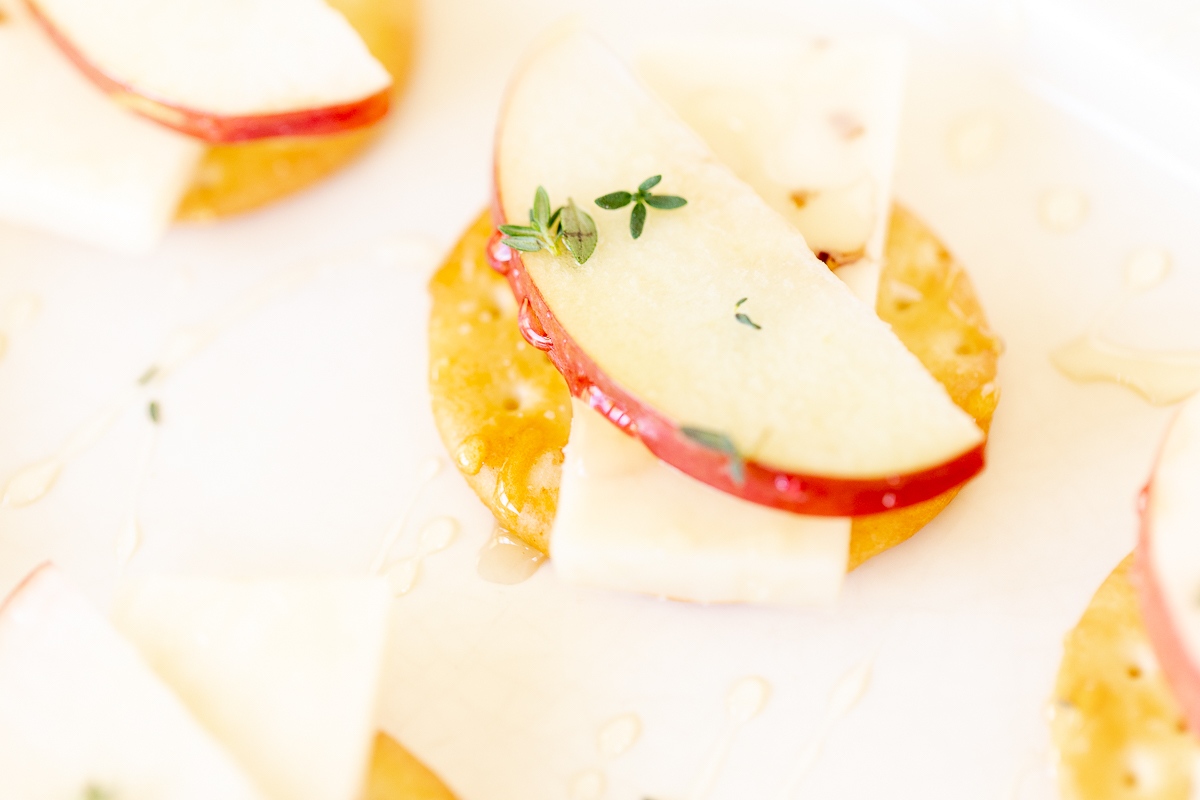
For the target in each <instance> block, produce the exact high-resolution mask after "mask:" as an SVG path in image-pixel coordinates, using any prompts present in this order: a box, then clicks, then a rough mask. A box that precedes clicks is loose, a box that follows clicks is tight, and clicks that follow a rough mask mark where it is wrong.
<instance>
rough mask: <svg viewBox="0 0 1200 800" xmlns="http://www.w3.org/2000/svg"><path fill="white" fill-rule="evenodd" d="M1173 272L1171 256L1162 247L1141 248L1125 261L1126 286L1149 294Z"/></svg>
mask: <svg viewBox="0 0 1200 800" xmlns="http://www.w3.org/2000/svg"><path fill="white" fill-rule="evenodd" d="M1170 271H1171V254H1170V253H1169V252H1167V251H1166V250H1164V249H1163V248H1161V247H1141V248H1138V249H1137V250H1134V251H1133V252H1132V253H1130V254H1129V258H1128V259H1126V261H1125V286H1126V287H1128V288H1129V289H1130V290H1132V291H1134V292H1148V291H1150V290H1151V289H1153V288H1154V287H1155V286H1158V285H1159V284H1160V283H1162V282H1163V281H1164V280H1165V279H1166V277H1167V274H1168V273H1169V272H1170Z"/></svg>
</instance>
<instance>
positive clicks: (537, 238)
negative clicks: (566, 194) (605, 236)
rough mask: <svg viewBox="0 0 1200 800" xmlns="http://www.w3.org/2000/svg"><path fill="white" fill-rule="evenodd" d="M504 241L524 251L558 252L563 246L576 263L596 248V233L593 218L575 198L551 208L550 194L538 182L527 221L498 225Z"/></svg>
mask: <svg viewBox="0 0 1200 800" xmlns="http://www.w3.org/2000/svg"><path fill="white" fill-rule="evenodd" d="M500 233H502V234H504V239H503V240H502V241H503V242H504V244H506V245H508V246H509V247H511V248H512V249H513V250H520V251H521V252H523V253H536V252H537V251H539V250H549V251H550V255H552V256H556V255H558V246H559V245H560V244H561V245H562V246H563V247H565V248H566V250H567V252H568V253H570V254H571V257H572V258H574V259H575V263H576V264H582V263H583V262H585V261H587V260H588V259H589V258H591V257H592V253H594V252H595V251H596V242H597V241H598V239H599V237H598V235H597V233H596V223H595V221H594V220H593V219H592V218H591V217H590V216H588V215H587V213H585V212H583V211H580V210H579V208H578V206H576V205H575V201H574V200H572V199H570V198H567V204H566V205H565V206H559V207H558V209H557V210H555V211H554V213H551V212H550V196H549V195H548V194H546V190H545V188H543V187H541V186H539V187H538V188H537V192H536V193H535V194H534V196H533V208H531V209H530V210H529V224H528V225H501V226H500Z"/></svg>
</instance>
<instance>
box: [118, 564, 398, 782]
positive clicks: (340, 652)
mask: <svg viewBox="0 0 1200 800" xmlns="http://www.w3.org/2000/svg"><path fill="white" fill-rule="evenodd" d="M390 607H391V594H390V593H389V591H388V589H387V586H386V584H385V582H384V581H383V580H382V579H373V578H347V579H330V580H318V579H310V580H307V579H292V580H258V581H232V580H218V579H208V578H176V577H162V576H160V577H155V578H150V579H146V580H142V581H137V582H133V583H129V584H127V585H125V586H124V587H123V588H122V589H121V590H120V591H119V592H118V595H117V600H116V602H115V604H114V610H113V620H114V622H115V624H116V626H117V628H118V630H120V631H121V632H122V633H124V634H125V635H126V636H127V637H128V638H129V639H130V641H132V642H133V643H134V644H135V645H136V647H137V648H138V649H139V650H140V652H141V654H142V656H143V657H144V658H145V659H146V661H147V662H148V663H149V664H150V665H151V667H153V669H154V671H155V672H156V673H158V675H159V677H161V678H162V679H163V680H164V681H165V682H166V683H168V684H169V685H170V686H172V687H173V688H174V689H175V691H176V692H178V693H179V696H180V697H182V698H183V701H184V702H185V703H186V704H187V705H188V707H189V708H190V709H191V710H192V713H194V714H195V715H196V717H197V718H198V719H199V720H200V721H201V722H202V723H203V724H204V725H205V727H207V728H208V729H209V730H210V731H212V732H213V733H214V734H216V735H217V736H218V737H220V739H221V741H222V742H224V743H225V744H226V746H227V747H228V748H229V749H230V752H231V753H232V754H233V756H234V757H235V758H236V759H237V760H238V762H239V763H240V764H241V765H242V767H243V769H245V770H246V772H247V773H248V774H249V775H250V776H251V777H252V778H254V780H255V781H256V782H257V784H258V785H259V786H261V787H262V788H263V789H264V790H265V791H266V792H267V793H268V794H269V796H270V797H273V798H279V799H280V800H283V798H287V800H356V798H358V797H359V793H360V792H361V790H362V784H363V776H364V774H365V772H366V769H367V764H368V761H369V758H370V753H371V745H372V741H373V737H374V733H375V710H376V701H377V695H378V688H379V683H380V675H381V672H382V668H383V655H384V645H385V642H386V637H387V627H388V613H389V609H390Z"/></svg>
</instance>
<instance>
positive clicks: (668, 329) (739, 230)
mask: <svg viewBox="0 0 1200 800" xmlns="http://www.w3.org/2000/svg"><path fill="white" fill-rule="evenodd" d="M715 52H716V53H717V55H714V51H712V50H711V49H710V50H705V51H704V57H706V58H708V59H709V60H710V61H712V62H715V63H716V64H718V65H721V64H728V65H731V70H730V71H729V72H728V73H721V74H725V75H726V79H725V83H724V84H723V85H722V84H721V83H719V82H711V83H706V82H705V79H704V76H705V75H708V74H711V73H716V72H719V70H720V67H719V66H718V67H715V68H713V69H712V70H710V71H707V72H706V71H705V70H700V69H696V70H692V69H688V68H687V66H686V65H687V63H689V62H691V63H699V62H700V61H702V60H703V58H701V56H699V55H696V56H695V57H692V58H686V57H684V58H680V59H674V60H672V59H668V60H666V61H663V62H661V63H658V64H651V65H649V66H648V69H647V71H648V72H649V73H650V74H651V80H652V82H653V83H654V84H655V85H657V86H660V87H662V91H663V95H664V96H665V97H667V98H668V99H672V100H673V102H674V103H675V108H676V110H675V111H673V110H672V109H671V108H670V107H668V106H667V105H666V104H665V103H664V101H663V100H662V99H660V98H659V97H657V96H655V95H654V94H652V93H651V92H650V91H648V90H647V89H646V88H645V87H644V86H643V85H642V84H641V83H639V82H638V81H637V80H636V79H635V78H634V77H633V75H631V74H630V73H629V72H628V71H627V70H626V69H625V68H624V67H623V66H622V65H621V64H620V63H619V62H618V61H617V60H616V59H615V58H614V57H613V56H612V55H611V54H610V53H609V52H608V51H607V50H606V49H605V48H604V47H603V46H601V45H600V44H599V43H597V42H596V41H595V40H593V39H591V38H590V37H588V36H585V35H579V34H572V35H569V36H565V37H561V38H559V39H557V40H556V41H552V42H550V43H548V44H546V45H544V46H542V47H540V48H539V49H538V50H537V51H536V52H535V53H534V54H533V55H532V56H530V57H529V58H528V60H527V61H526V63H525V64H524V65H523V66H522V67H521V69H520V70H519V72H518V74H517V76H516V77H515V78H514V80H513V82H512V84H511V86H510V89H509V94H508V98H507V101H506V104H505V107H504V111H503V112H502V117H501V120H500V124H499V129H498V132H497V140H496V153H495V158H496V165H495V181H496V205H495V208H494V210H493V216H494V219H493V220H491V221H489V220H488V219H487V218H486V217H485V218H481V219H480V221H479V222H478V223H477V224H476V225H475V226H474V227H473V228H472V230H470V231H469V232H468V233H467V235H466V236H465V237H464V238H463V240H462V241H461V242H460V243H459V246H458V248H457V249H456V251H455V252H454V253H453V254H452V255H451V257H450V258H449V259H448V261H447V263H446V265H445V266H444V267H443V269H442V270H441V271H440V272H439V273H438V274H437V275H436V276H435V277H434V279H433V282H432V284H431V288H432V291H433V294H434V309H433V314H432V320H431V349H432V354H431V389H432V394H433V404H434V414H435V418H436V420H437V423H438V427H439V430H440V431H441V434H442V437H443V440H444V441H445V443H446V445H447V447H448V448H449V449H450V451H451V452H452V453H454V454H455V458H456V461H457V463H458V465H459V468H460V469H461V470H462V471H463V473H464V474H465V475H466V476H467V478H468V481H469V482H470V483H471V485H472V487H473V488H474V489H475V490H476V492H477V493H478V494H479V495H480V497H481V498H482V499H483V500H484V502H485V503H487V504H488V506H489V508H491V510H492V511H493V512H494V513H495V515H496V516H497V519H498V520H499V522H500V524H502V525H504V526H505V527H507V528H510V529H511V530H513V531H514V532H515V533H516V534H517V535H519V536H520V537H521V538H522V539H524V540H525V541H526V542H527V543H529V544H530V545H532V546H534V547H537V548H539V549H541V550H543V551H545V552H548V553H549V554H550V555H551V557H552V559H553V561H554V563H555V565H556V571H557V573H558V574H559V575H560V576H561V577H562V578H564V579H565V580H568V581H572V582H575V583H579V584H582V585H588V586H594V587H601V588H610V589H618V590H624V591H634V592H643V593H648V594H653V595H659V596H666V597H672V598H677V599H683V600H695V601H703V602H767V603H785V604H795V603H806V602H827V601H829V600H830V599H832V598H833V597H834V596H835V594H836V592H837V590H838V588H839V586H840V584H841V581H842V578H843V576H844V574H845V573H846V571H847V569H848V568H853V567H854V566H856V565H857V564H859V563H861V562H862V561H863V560H865V559H866V558H869V557H871V556H872V555H875V554H876V553H878V552H881V551H882V550H884V549H886V548H887V547H890V546H892V545H894V544H896V543H897V542H899V541H903V540H904V539H906V538H907V537H908V536H911V535H912V533H914V532H915V531H916V530H917V529H919V528H920V527H921V526H922V525H924V524H925V522H927V521H928V520H929V519H931V518H932V517H933V516H934V515H935V514H937V513H938V511H940V510H941V508H942V507H944V506H945V505H946V503H948V502H949V501H950V499H951V498H952V497H953V495H954V493H955V492H956V491H957V490H958V488H959V487H960V486H961V485H962V484H963V483H964V482H965V481H967V480H969V479H970V478H971V477H973V476H974V475H975V474H977V473H978V472H979V470H980V469H981V468H982V466H983V448H984V442H985V438H986V428H987V426H988V423H989V421H990V417H991V413H992V410H993V409H994V407H995V403H996V400H997V398H998V391H997V390H996V387H995V363H996V358H997V355H998V351H999V346H998V342H997V340H996V338H995V337H994V336H993V335H992V334H991V333H990V332H989V331H988V329H987V326H986V322H985V321H984V319H983V315H982V312H981V310H980V308H979V305H978V303H977V301H976V300H975V297H974V295H973V293H972V291H971V289H970V284H969V283H968V281H967V280H966V277H965V275H964V274H963V272H962V270H961V268H960V267H959V266H958V264H957V263H956V262H954V260H953V259H952V258H951V257H950V256H949V254H948V253H947V252H946V251H945V249H944V248H942V247H941V246H940V244H939V243H938V242H937V240H936V239H935V238H934V237H933V236H932V235H931V234H930V233H929V232H928V231H927V230H926V229H925V228H924V227H923V226H922V225H921V224H920V223H919V222H918V221H917V220H916V219H915V218H914V217H912V216H911V215H910V214H908V213H907V212H906V211H904V210H903V209H898V210H897V211H896V212H895V213H894V214H891V215H890V220H889V212H890V210H891V205H892V204H891V201H890V183H891V164H892V160H893V153H894V143H895V131H896V128H897V118H898V114H899V109H900V105H901V100H900V93H901V89H902V80H901V79H900V78H899V77H898V75H899V74H901V73H902V71H903V57H904V54H903V48H902V47H899V46H898V45H895V44H894V43H889V42H886V41H878V40H870V41H868V42H862V43H830V42H816V43H813V44H812V45H803V46H800V47H797V46H794V45H778V46H776V45H772V46H770V47H763V48H759V49H756V50H755V52H757V53H759V57H757V58H752V59H750V60H749V64H750V65H751V67H754V66H757V67H758V68H760V69H763V70H766V71H764V72H762V73H761V74H764V75H770V74H780V75H785V76H796V77H794V78H790V79H788V80H786V81H785V80H780V81H775V82H771V81H766V82H756V80H755V77H756V76H758V75H759V74H760V73H759V72H758V71H757V70H756V69H753V68H749V71H747V68H746V67H745V65H746V63H747V62H746V61H745V60H744V59H743V57H742V56H743V53H739V52H738V51H737V50H730V51H726V52H725V54H724V58H723V59H722V56H721V55H719V53H720V51H719V50H718V51H715ZM671 63H675V64H676V65H677V69H678V72H676V73H672V72H671V70H670V68H669V67H668V66H666V65H668V64H671ZM739 64H741V65H742V67H741V68H735V67H736V65H739ZM679 65H682V66H679ZM780 66H783V67H787V69H784V70H783V71H781V72H779V73H772V72H771V71H770V70H771V69H772V68H775V67H780ZM730 81H732V82H730ZM789 81H790V82H789ZM714 92H716V94H712V93H714ZM721 92H724V93H725V94H726V95H728V96H737V97H739V98H740V102H741V105H740V108H743V109H745V113H738V114H732V113H730V114H728V115H727V116H724V117H714V114H713V111H712V109H713V108H714V107H719V106H720V105H721V94H720V93H721ZM705 93H708V94H705ZM698 95H699V96H700V101H697V99H696V98H697V96H698ZM726 110H727V111H728V109H726ZM681 116H682V117H683V119H681ZM685 120H687V121H693V122H694V123H695V130H693V128H691V127H689V126H688V124H687V123H686V122H685ZM731 121H732V122H731ZM698 133H699V135H698ZM785 134H790V136H788V135H785ZM701 136H704V139H702V138H701ZM772 137H773V138H772ZM705 139H708V140H711V141H714V142H715V143H714V144H713V145H712V146H710V145H709V144H706V143H705ZM714 150H715V151H716V152H715V153H714ZM730 163H737V166H738V167H739V169H738V170H737V171H736V172H735V170H733V169H731V168H730V166H729V164H730ZM781 163H782V164H783V166H782V167H780V168H774V169H772V168H768V169H763V168H762V165H763V164H768V165H770V164H781ZM781 211H782V212H784V213H785V214H788V215H789V217H786V218H785V216H783V215H781V213H780V212H781ZM494 226H498V232H496V233H493V230H494ZM802 231H803V233H802ZM807 239H811V240H812V241H813V242H818V241H819V242H821V244H820V245H819V249H820V255H821V257H820V258H819V257H818V255H816V254H814V252H813V250H812V249H810V247H809V243H808V242H807V241H806V240H807ZM885 242H886V244H885ZM885 248H886V252H885ZM850 264H854V265H855V268H856V274H855V278H854V280H853V282H854V284H855V285H854V291H852V290H851V288H849V287H848V286H847V284H846V283H844V282H843V281H842V280H839V278H838V277H837V275H836V274H835V272H834V270H835V269H847V268H848V265H850ZM488 266H490V267H491V268H492V269H488V268H487V267H488ZM497 274H502V275H503V276H504V278H505V279H506V281H507V286H505V283H504V281H502V280H500V279H499V278H498V276H497ZM877 286H878V287H880V288H879V290H878V293H877V290H876V287H877ZM510 291H511V294H509V292H510ZM856 291H857V292H858V293H859V297H856V296H855V292H856ZM864 299H865V300H867V302H863V300H864ZM877 309H878V312H879V313H878V314H877V313H876V310H877ZM514 323H515V325H514ZM518 331H519V333H518ZM570 398H574V399H573V400H572V399H570Z"/></svg>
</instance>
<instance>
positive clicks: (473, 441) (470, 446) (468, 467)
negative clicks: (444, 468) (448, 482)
mask: <svg viewBox="0 0 1200 800" xmlns="http://www.w3.org/2000/svg"><path fill="white" fill-rule="evenodd" d="M486 458H487V442H485V441H484V440H483V438H482V437H480V436H468V437H467V438H466V439H463V441H462V444H460V445H459V446H458V449H457V450H455V451H454V460H455V461H457V462H458V468H459V469H461V470H462V471H463V472H465V473H466V474H468V475H478V474H479V470H481V469H483V462H484V459H486Z"/></svg>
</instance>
